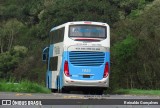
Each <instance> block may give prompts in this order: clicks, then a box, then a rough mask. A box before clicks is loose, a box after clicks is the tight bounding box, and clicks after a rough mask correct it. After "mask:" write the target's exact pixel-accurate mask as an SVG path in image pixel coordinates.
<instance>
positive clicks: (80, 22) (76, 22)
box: [50, 21, 108, 32]
mask: <svg viewBox="0 0 160 108" xmlns="http://www.w3.org/2000/svg"><path fill="white" fill-rule="evenodd" d="M76 24H91V25H103V26H106V25H108V24H107V23H103V22H94V21H73V22H67V23H64V24H61V25H59V26H56V27H53V28H52V29H51V30H50V32H51V31H53V30H56V29H59V28H62V27H65V26H66V25H76Z"/></svg>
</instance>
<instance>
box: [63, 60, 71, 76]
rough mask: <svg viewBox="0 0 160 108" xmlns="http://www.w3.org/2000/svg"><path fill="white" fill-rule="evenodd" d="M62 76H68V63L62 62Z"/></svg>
mask: <svg viewBox="0 0 160 108" xmlns="http://www.w3.org/2000/svg"><path fill="white" fill-rule="evenodd" d="M64 74H65V75H66V76H68V77H69V76H70V75H69V66H68V61H65V62H64Z"/></svg>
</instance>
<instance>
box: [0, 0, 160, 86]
mask: <svg viewBox="0 0 160 108" xmlns="http://www.w3.org/2000/svg"><path fill="white" fill-rule="evenodd" d="M69 21H97V22H105V23H108V24H109V25H110V27H111V74H110V88H111V89H117V88H129V89H131V88H137V89H160V80H159V78H160V0H1V1H0V79H6V80H9V79H10V78H15V80H16V81H21V80H23V79H27V80H30V81H34V82H37V83H43V82H45V74H46V65H45V64H43V63H42V50H43V48H44V47H45V46H47V45H48V42H49V35H48V34H49V31H50V29H51V28H52V27H54V26H57V25H60V24H63V23H66V22H69Z"/></svg>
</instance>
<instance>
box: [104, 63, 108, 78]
mask: <svg viewBox="0 0 160 108" xmlns="http://www.w3.org/2000/svg"><path fill="white" fill-rule="evenodd" d="M108 73H109V64H108V62H106V64H105V68H104V74H103V78H106V77H107V76H108Z"/></svg>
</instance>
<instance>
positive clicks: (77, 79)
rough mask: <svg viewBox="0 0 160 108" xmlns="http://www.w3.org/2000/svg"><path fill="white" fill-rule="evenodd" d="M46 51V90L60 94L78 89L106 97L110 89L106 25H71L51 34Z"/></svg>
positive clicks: (98, 23) (44, 53)
mask: <svg viewBox="0 0 160 108" xmlns="http://www.w3.org/2000/svg"><path fill="white" fill-rule="evenodd" d="M49 37H50V43H49V46H48V47H46V48H45V49H44V50H43V57H42V59H43V61H44V62H46V64H47V73H46V86H47V87H48V88H49V89H51V90H53V91H58V92H67V91H71V90H73V89H74V88H76V89H77V88H78V89H80V90H83V91H94V92H96V93H99V94H101V93H103V90H104V89H105V88H107V87H109V73H110V27H109V25H108V24H106V23H101V22H91V21H77V22H68V23H65V24H62V25H59V26H57V27H54V28H52V29H51V30H50V35H49Z"/></svg>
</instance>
